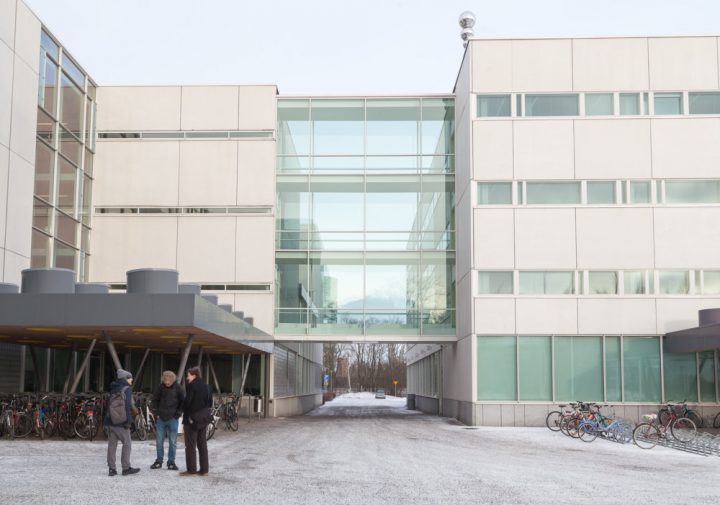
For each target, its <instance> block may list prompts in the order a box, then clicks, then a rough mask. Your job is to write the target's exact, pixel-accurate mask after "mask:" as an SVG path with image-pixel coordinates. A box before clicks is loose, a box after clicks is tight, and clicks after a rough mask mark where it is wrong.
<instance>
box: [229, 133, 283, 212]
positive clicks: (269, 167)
mask: <svg viewBox="0 0 720 505" xmlns="http://www.w3.org/2000/svg"><path fill="white" fill-rule="evenodd" d="M236 144H237V151H238V163H237V167H238V168H237V174H238V177H237V204H238V205H275V142H268V141H239V142H237V143H236Z"/></svg>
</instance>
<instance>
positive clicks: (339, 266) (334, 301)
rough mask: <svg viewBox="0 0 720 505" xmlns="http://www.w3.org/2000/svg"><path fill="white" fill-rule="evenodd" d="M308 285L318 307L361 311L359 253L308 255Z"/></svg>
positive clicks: (360, 258) (361, 269) (361, 264)
mask: <svg viewBox="0 0 720 505" xmlns="http://www.w3.org/2000/svg"><path fill="white" fill-rule="evenodd" d="M310 282H311V286H310V293H311V300H312V302H313V303H314V304H315V306H317V307H318V308H323V309H344V310H363V256H362V253H349V252H348V253H345V252H332V253H326V252H323V253H310Z"/></svg>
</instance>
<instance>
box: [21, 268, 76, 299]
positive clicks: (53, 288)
mask: <svg viewBox="0 0 720 505" xmlns="http://www.w3.org/2000/svg"><path fill="white" fill-rule="evenodd" d="M21 291H22V292H23V293H32V294H68V293H75V272H73V271H72V270H68V269H66V268H28V269H26V270H23V271H22V289H21Z"/></svg>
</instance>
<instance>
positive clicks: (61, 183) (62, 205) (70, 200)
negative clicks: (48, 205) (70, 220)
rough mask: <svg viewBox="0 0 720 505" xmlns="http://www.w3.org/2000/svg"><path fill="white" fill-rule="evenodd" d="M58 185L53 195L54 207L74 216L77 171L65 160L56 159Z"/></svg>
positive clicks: (60, 157) (61, 158)
mask: <svg viewBox="0 0 720 505" xmlns="http://www.w3.org/2000/svg"><path fill="white" fill-rule="evenodd" d="M58 172H59V175H58V184H57V193H56V195H55V205H56V206H57V207H58V208H59V209H60V210H62V211H63V212H66V213H68V214H70V215H73V216H74V215H75V198H76V194H77V169H76V168H75V167H74V166H73V165H72V163H70V162H69V161H67V160H65V159H64V158H63V157H62V156H59V157H58Z"/></svg>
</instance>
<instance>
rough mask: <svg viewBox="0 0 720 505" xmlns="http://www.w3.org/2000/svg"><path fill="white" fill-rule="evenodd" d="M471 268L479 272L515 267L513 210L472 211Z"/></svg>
mask: <svg viewBox="0 0 720 505" xmlns="http://www.w3.org/2000/svg"><path fill="white" fill-rule="evenodd" d="M473 214H474V217H473V241H474V247H473V267H474V268H476V269H479V270H482V269H493V268H507V269H513V268H514V267H515V233H514V229H515V218H514V214H515V212H514V211H513V209H474V210H473Z"/></svg>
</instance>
